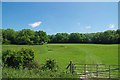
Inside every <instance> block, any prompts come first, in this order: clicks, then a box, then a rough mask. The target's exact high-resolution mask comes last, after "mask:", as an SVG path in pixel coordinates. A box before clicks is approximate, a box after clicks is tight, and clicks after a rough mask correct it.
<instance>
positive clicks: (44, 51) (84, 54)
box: [2, 44, 118, 70]
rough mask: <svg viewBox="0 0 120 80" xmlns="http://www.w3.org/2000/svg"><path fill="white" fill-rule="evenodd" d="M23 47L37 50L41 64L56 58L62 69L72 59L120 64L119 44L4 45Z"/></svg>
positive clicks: (8, 47)
mask: <svg viewBox="0 0 120 80" xmlns="http://www.w3.org/2000/svg"><path fill="white" fill-rule="evenodd" d="M23 47H25V48H32V49H33V50H34V51H35V60H36V61H38V63H39V64H43V63H44V62H45V60H46V59H55V60H56V61H57V63H58V66H59V67H60V69H62V70H65V68H66V66H67V65H68V64H69V61H70V60H72V61H73V62H75V63H76V62H77V63H80V64H89V63H90V64H118V45H117V44H108V45H103V44H47V45H3V46H2V50H3V51H4V50H7V49H12V50H19V49H21V48H23Z"/></svg>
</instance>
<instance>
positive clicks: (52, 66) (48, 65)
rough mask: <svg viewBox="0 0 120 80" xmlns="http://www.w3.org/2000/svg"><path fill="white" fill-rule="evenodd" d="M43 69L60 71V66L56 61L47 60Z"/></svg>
mask: <svg viewBox="0 0 120 80" xmlns="http://www.w3.org/2000/svg"><path fill="white" fill-rule="evenodd" d="M42 69H44V70H46V69H48V70H52V71H53V70H55V71H56V70H57V69H58V65H57V64H56V61H55V60H52V59H47V60H46V62H45V64H44V65H43V67H42Z"/></svg>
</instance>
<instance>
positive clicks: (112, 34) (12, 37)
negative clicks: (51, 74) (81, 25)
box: [1, 28, 120, 45]
mask: <svg viewBox="0 0 120 80" xmlns="http://www.w3.org/2000/svg"><path fill="white" fill-rule="evenodd" d="M1 31H2V43H3V44H19V45H25V44H28V45H33V44H35V45H39V44H44V43H95V44H118V43H120V42H119V40H120V29H118V30H107V31H104V32H96V33H70V34H68V33H56V34H54V35H47V33H46V32H44V31H41V30H39V31H33V30H30V29H22V30H19V31H15V30H13V29H10V28H9V29H1Z"/></svg>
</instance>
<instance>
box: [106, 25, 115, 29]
mask: <svg viewBox="0 0 120 80" xmlns="http://www.w3.org/2000/svg"><path fill="white" fill-rule="evenodd" d="M107 27H108V28H109V29H115V25H114V24H109V25H108V26H107Z"/></svg>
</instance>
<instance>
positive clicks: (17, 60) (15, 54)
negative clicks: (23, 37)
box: [2, 48, 34, 68]
mask: <svg viewBox="0 0 120 80" xmlns="http://www.w3.org/2000/svg"><path fill="white" fill-rule="evenodd" d="M2 62H3V64H4V66H6V67H12V68H26V67H27V66H28V65H29V64H33V63H34V51H33V50H32V49H24V48H22V49H21V50H19V51H13V50H6V51H4V52H3V53H2Z"/></svg>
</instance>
